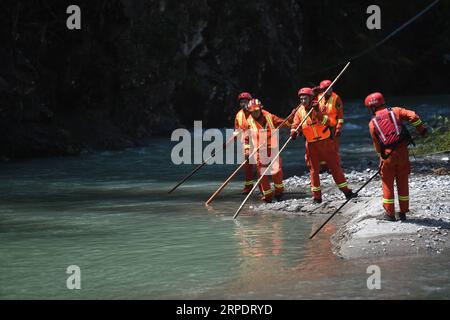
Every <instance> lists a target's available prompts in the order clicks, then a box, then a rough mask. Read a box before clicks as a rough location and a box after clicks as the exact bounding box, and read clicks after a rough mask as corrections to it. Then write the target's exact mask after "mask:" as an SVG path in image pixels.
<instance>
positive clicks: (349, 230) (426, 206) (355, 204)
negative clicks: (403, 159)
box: [253, 154, 450, 259]
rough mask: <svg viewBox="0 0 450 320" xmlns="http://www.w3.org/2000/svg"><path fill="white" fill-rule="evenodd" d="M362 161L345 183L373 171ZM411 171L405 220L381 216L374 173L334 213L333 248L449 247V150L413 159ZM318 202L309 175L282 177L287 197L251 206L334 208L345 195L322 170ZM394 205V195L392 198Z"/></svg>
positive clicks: (396, 251)
mask: <svg viewBox="0 0 450 320" xmlns="http://www.w3.org/2000/svg"><path fill="white" fill-rule="evenodd" d="M367 163H368V162H366V161H362V162H361V163H360V164H359V165H358V167H357V168H355V170H353V171H347V172H346V176H347V179H348V181H349V185H350V187H352V188H353V190H356V189H358V188H359V187H360V186H361V185H362V184H363V183H364V182H365V181H366V180H367V179H368V178H369V177H371V176H372V175H373V174H375V173H376V171H375V170H374V168H373V165H372V166H371V167H372V169H370V168H367V167H366V164H367ZM412 166H413V172H412V174H411V177H410V199H411V201H410V210H411V211H410V213H409V214H408V215H407V221H405V222H401V221H397V222H388V221H380V220H379V217H380V216H381V215H382V213H383V208H382V206H381V199H382V190H381V181H380V178H379V177H377V178H375V179H374V180H373V181H372V182H371V183H370V184H369V185H368V186H367V187H366V188H365V189H363V190H362V191H361V192H360V193H359V197H358V198H357V199H354V200H352V201H351V202H350V203H348V204H347V205H346V206H345V207H344V209H343V210H342V211H341V212H340V213H339V215H341V216H342V217H343V218H344V219H343V221H344V223H343V225H342V226H340V228H339V230H338V231H337V232H336V233H335V234H334V235H333V236H332V238H331V242H332V247H333V252H334V253H335V254H336V255H338V256H340V257H343V258H347V259H351V258H359V257H372V256H394V255H409V254H441V253H442V252H443V251H444V250H445V249H446V248H449V247H450V236H449V231H450V196H449V195H450V176H449V170H450V162H449V154H439V155H433V156H426V157H421V158H417V159H412ZM321 182H322V189H323V200H324V201H323V203H322V204H320V205H315V204H312V200H311V195H310V193H309V191H308V190H309V176H308V175H303V176H301V177H297V176H294V177H291V178H288V179H286V180H285V185H286V190H287V193H288V194H289V193H291V194H293V195H295V197H292V196H291V199H287V200H285V201H281V202H276V203H272V204H263V205H260V206H257V207H255V208H253V209H255V210H258V211H271V212H274V211H276V212H278V213H280V214H292V215H323V218H324V220H325V218H326V217H327V214H331V213H333V212H334V210H335V209H337V207H339V206H340V205H341V204H342V203H343V202H344V201H345V198H344V196H343V195H342V193H341V192H340V191H339V190H338V189H337V188H336V187H335V185H334V182H333V180H332V177H331V175H329V174H327V173H325V174H322V175H321ZM396 209H397V211H398V201H397V200H396Z"/></svg>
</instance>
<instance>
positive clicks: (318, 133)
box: [235, 80, 427, 221]
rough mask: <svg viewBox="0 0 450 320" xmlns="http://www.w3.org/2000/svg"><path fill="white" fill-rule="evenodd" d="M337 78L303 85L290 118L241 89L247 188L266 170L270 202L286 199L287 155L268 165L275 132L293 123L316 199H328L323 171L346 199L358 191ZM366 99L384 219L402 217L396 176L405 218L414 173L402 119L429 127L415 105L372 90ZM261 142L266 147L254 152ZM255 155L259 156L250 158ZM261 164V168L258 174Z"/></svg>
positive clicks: (239, 123) (265, 195)
mask: <svg viewBox="0 0 450 320" xmlns="http://www.w3.org/2000/svg"><path fill="white" fill-rule="evenodd" d="M331 84H332V82H331V81H330V80H324V81H322V82H321V83H320V85H319V86H317V87H315V88H301V89H300V90H299V91H298V98H299V102H300V103H299V106H298V107H297V108H295V109H294V110H293V111H292V113H291V115H290V116H289V117H288V118H287V119H286V121H284V120H283V119H281V118H279V117H277V116H276V115H274V114H271V113H270V112H268V111H267V110H266V109H265V108H264V107H263V105H262V103H261V101H260V100H258V99H255V98H254V97H252V95H251V94H250V93H248V92H243V93H241V94H239V96H238V99H237V101H238V104H239V108H240V110H239V112H238V113H237V115H236V117H235V129H236V132H238V131H239V132H245V133H246V134H243V135H242V136H241V139H242V142H243V149H244V150H243V152H244V155H245V159H246V163H245V166H244V169H245V182H244V190H243V193H244V194H248V193H249V192H250V191H251V190H252V189H253V186H254V183H255V179H257V177H258V176H261V175H264V177H263V178H262V180H261V183H260V185H259V190H260V191H261V193H262V200H263V201H265V202H267V203H270V202H272V200H273V198H274V197H275V199H277V200H281V199H282V196H283V191H284V185H283V171H282V164H281V163H282V160H281V157H278V159H277V160H276V161H274V163H273V164H272V165H271V167H270V168H268V165H269V164H270V160H271V158H270V157H271V156H272V157H273V156H275V154H274V150H278V149H276V148H277V147H278V145H277V139H273V136H274V133H275V132H276V131H277V130H278V129H281V128H290V130H291V132H290V135H291V138H292V139H293V140H296V139H297V137H298V136H299V135H303V136H304V138H305V150H306V152H305V161H306V165H307V167H308V168H309V171H310V180H311V193H312V196H313V202H314V203H317V204H319V203H321V202H322V190H321V185H320V173H321V172H323V171H328V172H329V173H331V175H332V176H333V179H334V182H335V183H336V185H337V187H338V188H339V189H340V190H341V191H342V192H343V194H344V195H345V198H346V199H351V198H354V197H356V196H357V194H356V193H354V192H353V191H352V190H351V189H350V188H349V186H348V183H347V179H346V178H345V175H344V172H343V170H342V167H341V161H340V156H339V137H340V136H341V133H342V129H343V125H344V105H343V103H342V100H341V98H340V97H339V95H338V94H337V93H336V92H334V91H333V88H330V86H331ZM365 105H366V107H367V108H368V110H369V111H370V113H371V115H372V116H373V118H372V120H371V121H370V123H369V129H370V134H371V136H372V138H373V142H374V146H375V149H376V151H377V153H378V154H379V157H380V169H381V179H382V187H383V207H384V209H385V214H384V216H383V219H385V220H388V221H395V220H396V218H395V208H394V200H395V197H394V180H395V181H396V184H397V191H398V200H399V205H400V212H399V218H400V219H401V220H405V219H406V213H407V212H408V211H409V192H408V178H409V174H410V171H411V166H410V162H409V154H408V144H409V141H408V134H406V133H407V130H406V128H405V127H404V125H403V124H402V121H409V122H410V123H411V124H412V125H413V126H415V127H416V128H417V131H418V132H419V133H420V134H421V135H426V134H427V129H426V127H425V126H424V124H423V123H422V121H421V120H420V118H419V117H418V116H417V115H416V114H415V113H414V112H413V111H411V110H407V109H404V108H398V107H393V108H391V107H388V106H387V105H386V104H385V101H384V97H383V95H382V94H381V93H378V92H377V93H372V94H370V95H369V96H368V97H367V98H366V99H365ZM236 135H237V134H236ZM264 135H265V136H264ZM251 143H252V146H253V149H251ZM255 148H256V149H258V148H259V149H261V150H263V151H262V152H261V150H258V151H259V152H253V150H254V149H255ZM261 154H266V155H267V156H268V157H269V161H268V162H269V163H267V161H265V162H264V161H262V159H261ZM250 156H252V159H253V160H254V161H249V160H250V159H249V157H250ZM252 163H254V164H252ZM255 167H256V171H257V173H258V176H256V177H255V175H254V170H255ZM269 175H270V176H272V180H273V184H274V189H275V190H274V191H273V190H272V189H271V186H270V182H269V178H268V176H269Z"/></svg>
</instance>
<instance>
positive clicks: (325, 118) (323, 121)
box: [322, 116, 328, 125]
mask: <svg viewBox="0 0 450 320" xmlns="http://www.w3.org/2000/svg"><path fill="white" fill-rule="evenodd" d="M327 121H328V116H324V117H323V120H322V124H323V125H326V124H327Z"/></svg>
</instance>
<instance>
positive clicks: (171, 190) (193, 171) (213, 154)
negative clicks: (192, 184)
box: [168, 131, 242, 193]
mask: <svg viewBox="0 0 450 320" xmlns="http://www.w3.org/2000/svg"><path fill="white" fill-rule="evenodd" d="M241 133H242V131H239V134H237V135H234V134H233V136H232V137H231V138H230V139H228V141H227V142H225V143H224V144H223V148H224V149H225V148H226V147H227V145H228V144H229V143H230V142H231V141H233V140H234V139H235V138H237V137H238V136H239V135H240V134H241ZM215 155H216V152H215V151H214V152H213V153H212V154H211V156H210V157H209V158H208V159H206V160H205V161H203V162H202V163H201V164H200V165H198V166H197V167H196V168H195V169H194V170H192V171H191V173H189V174H188V175H187V176H185V177H184V178H183V179H182V180H181V181H180V182H178V183H177V184H176V185H175V186H174V187H173V188H172V189H170V190H169V192H168V193H172V192H174V191H175V190H176V189H177V188H178V187H179V186H181V185H182V184H183V183H185V182H186V180H188V179H189V178H190V177H192V176H193V175H194V174H195V173H196V172H197V171H198V170H200V169H201V168H203V167H204V165H205V164H206V163H207V162H208V161H209V160H211V159H212V158H214V157H215Z"/></svg>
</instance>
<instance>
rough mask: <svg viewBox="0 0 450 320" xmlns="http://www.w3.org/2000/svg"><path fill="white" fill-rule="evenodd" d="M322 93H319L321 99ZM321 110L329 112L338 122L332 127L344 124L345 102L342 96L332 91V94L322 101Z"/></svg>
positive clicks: (334, 120) (333, 119)
mask: <svg viewBox="0 0 450 320" xmlns="http://www.w3.org/2000/svg"><path fill="white" fill-rule="evenodd" d="M321 96H322V95H319V99H320V97H321ZM320 111H322V112H323V113H325V114H327V115H328V116H329V117H330V118H331V119H332V121H333V123H334V122H335V123H336V124H335V125H333V126H332V127H337V128H340V127H342V126H343V125H344V104H343V103H342V100H341V98H340V97H339V96H338V95H337V94H336V93H335V92H332V93H331V96H330V97H329V98H328V99H326V98H323V99H322V100H321V101H320Z"/></svg>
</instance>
